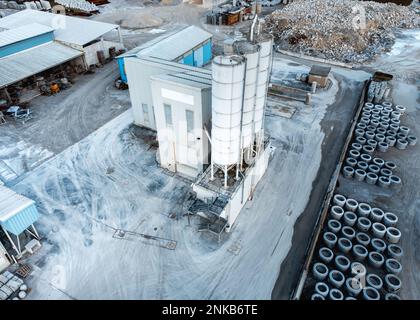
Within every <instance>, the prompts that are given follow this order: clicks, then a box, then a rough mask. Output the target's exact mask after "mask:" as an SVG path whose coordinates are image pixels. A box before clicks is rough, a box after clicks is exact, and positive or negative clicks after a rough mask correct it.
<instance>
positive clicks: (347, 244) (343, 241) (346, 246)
mask: <svg viewBox="0 0 420 320" xmlns="http://www.w3.org/2000/svg"><path fill="white" fill-rule="evenodd" d="M337 243H338V249H339V250H340V251H341V252H343V253H349V252H350V250H351V248H352V247H353V243H352V242H351V241H350V240H349V239H347V238H340V239H338V242H337ZM331 252H332V251H331Z"/></svg>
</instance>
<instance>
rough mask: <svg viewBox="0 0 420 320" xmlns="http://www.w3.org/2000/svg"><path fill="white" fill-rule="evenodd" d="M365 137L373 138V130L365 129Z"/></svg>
mask: <svg viewBox="0 0 420 320" xmlns="http://www.w3.org/2000/svg"><path fill="white" fill-rule="evenodd" d="M365 138H366V139H367V140H372V139H374V138H375V132H374V131H365Z"/></svg>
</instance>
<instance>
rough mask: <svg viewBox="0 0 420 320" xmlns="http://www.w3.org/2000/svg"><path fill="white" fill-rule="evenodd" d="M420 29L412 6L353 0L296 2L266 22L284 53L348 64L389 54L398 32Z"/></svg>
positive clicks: (271, 16) (267, 27)
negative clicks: (377, 55)
mask: <svg viewBox="0 0 420 320" xmlns="http://www.w3.org/2000/svg"><path fill="white" fill-rule="evenodd" d="M419 26H420V19H419V14H418V13H416V11H415V9H414V7H404V6H399V5H396V4H394V3H377V2H373V1H354V0H296V1H294V2H292V3H290V4H289V5H287V6H286V7H285V8H283V9H279V10H276V11H274V12H273V13H272V14H271V15H269V16H268V17H267V18H266V23H265V30H266V31H268V32H269V33H271V34H273V36H274V38H275V42H276V44H277V45H278V46H279V48H280V49H283V50H290V51H293V52H298V53H303V54H307V55H312V56H317V57H319V58H324V59H331V60H336V61H341V62H346V63H361V62H364V61H367V60H370V59H372V58H373V57H374V56H375V55H376V54H378V53H380V52H383V51H387V50H389V49H390V48H391V47H392V45H393V44H394V42H395V35H394V31H395V30H396V29H398V28H403V29H412V28H418V27H419Z"/></svg>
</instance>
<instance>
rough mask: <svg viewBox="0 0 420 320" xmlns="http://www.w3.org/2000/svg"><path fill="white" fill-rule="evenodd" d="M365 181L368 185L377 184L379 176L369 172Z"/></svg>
mask: <svg viewBox="0 0 420 320" xmlns="http://www.w3.org/2000/svg"><path fill="white" fill-rule="evenodd" d="M365 180H366V183H368V184H376V181H378V175H377V174H375V173H373V172H368V173H367V174H366V179H365Z"/></svg>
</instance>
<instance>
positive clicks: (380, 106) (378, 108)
mask: <svg viewBox="0 0 420 320" xmlns="http://www.w3.org/2000/svg"><path fill="white" fill-rule="evenodd" d="M373 109H374V110H378V111H379V112H381V111H382V110H383V109H384V107H383V106H382V105H380V104H375V106H374V107H373Z"/></svg>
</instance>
